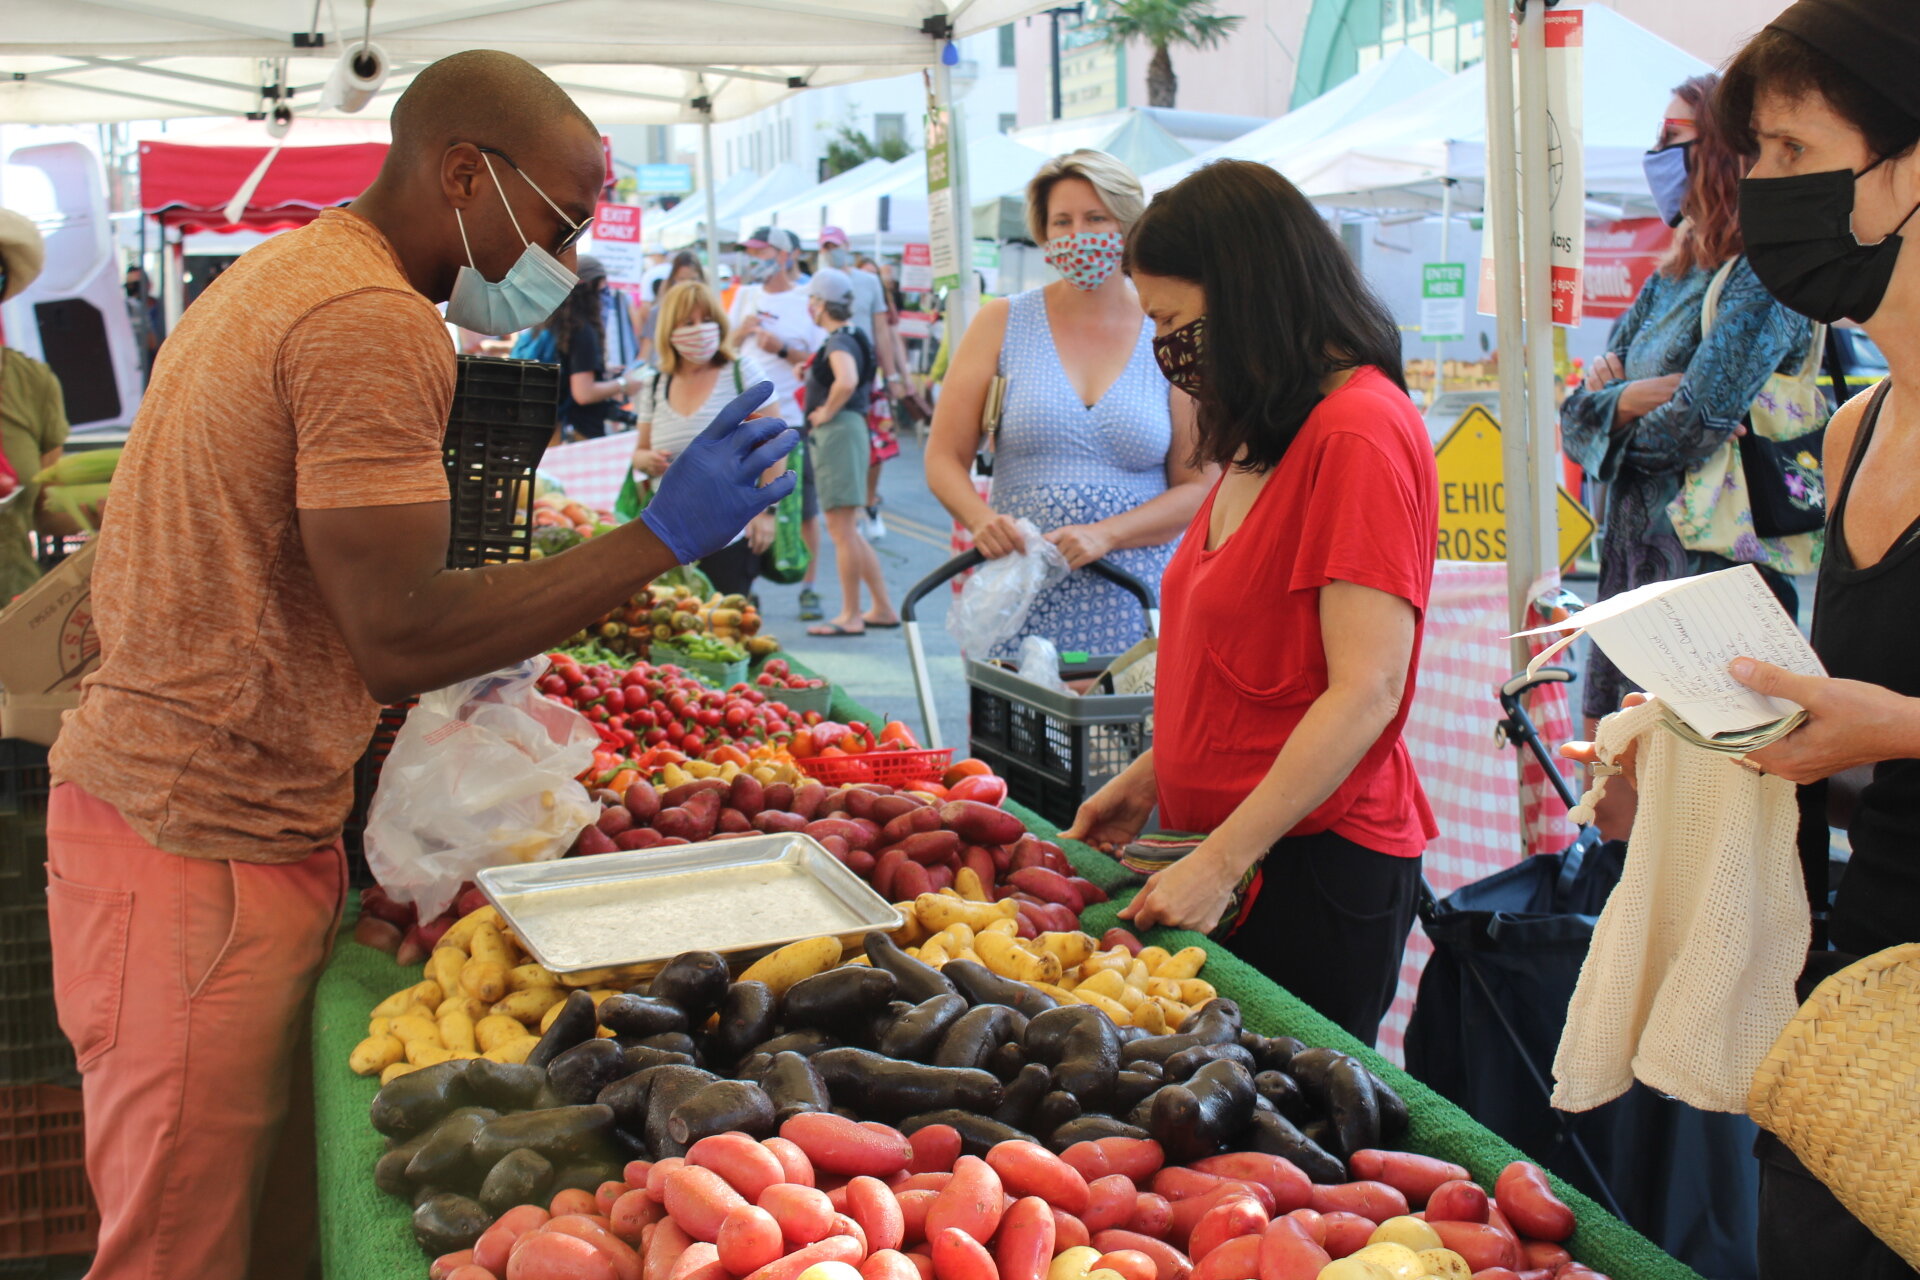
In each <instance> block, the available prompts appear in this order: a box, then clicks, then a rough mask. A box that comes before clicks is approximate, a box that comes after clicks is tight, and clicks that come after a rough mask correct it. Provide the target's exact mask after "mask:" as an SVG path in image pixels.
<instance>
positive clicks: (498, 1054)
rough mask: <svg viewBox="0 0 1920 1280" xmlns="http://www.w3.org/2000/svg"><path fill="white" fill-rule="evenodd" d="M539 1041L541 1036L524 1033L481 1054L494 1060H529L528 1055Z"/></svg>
mask: <svg viewBox="0 0 1920 1280" xmlns="http://www.w3.org/2000/svg"><path fill="white" fill-rule="evenodd" d="M539 1043H540V1037H539V1036H529V1035H523V1036H521V1037H520V1038H519V1039H517V1040H508V1041H506V1042H505V1043H503V1044H499V1045H496V1046H494V1047H493V1048H491V1049H489V1050H487V1051H486V1052H485V1053H483V1054H481V1055H480V1056H481V1057H483V1058H486V1059H488V1060H489V1061H492V1062H508V1063H521V1062H525V1061H526V1060H527V1055H528V1054H530V1053H532V1052H533V1047H534V1046H535V1045H537V1044H539Z"/></svg>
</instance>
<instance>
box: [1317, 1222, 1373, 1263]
mask: <svg viewBox="0 0 1920 1280" xmlns="http://www.w3.org/2000/svg"><path fill="white" fill-rule="evenodd" d="M1378 1225H1379V1224H1378V1223H1376V1222H1374V1221H1372V1220H1370V1219H1367V1218H1363V1217H1361V1216H1360V1215H1359V1214H1357V1213H1343V1212H1340V1211H1337V1210H1336V1211H1335V1212H1333V1213H1323V1214H1321V1215H1320V1226H1321V1229H1322V1232H1323V1234H1322V1236H1321V1241H1320V1247H1321V1248H1323V1249H1325V1250H1326V1251H1327V1256H1328V1257H1329V1258H1344V1257H1346V1256H1347V1255H1348V1254H1350V1253H1358V1252H1360V1250H1362V1249H1364V1248H1366V1247H1367V1241H1368V1240H1370V1239H1371V1238H1372V1237H1373V1230H1374V1228H1375V1227H1377V1226H1378Z"/></svg>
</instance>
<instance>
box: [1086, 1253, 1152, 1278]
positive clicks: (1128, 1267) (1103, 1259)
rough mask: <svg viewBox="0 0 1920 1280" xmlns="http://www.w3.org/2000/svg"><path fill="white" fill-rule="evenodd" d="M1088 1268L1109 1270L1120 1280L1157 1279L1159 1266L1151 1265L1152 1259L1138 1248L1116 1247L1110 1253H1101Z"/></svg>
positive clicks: (1091, 1269)
mask: <svg viewBox="0 0 1920 1280" xmlns="http://www.w3.org/2000/svg"><path fill="white" fill-rule="evenodd" d="M1088 1270H1090V1271H1111V1272H1113V1273H1114V1274H1115V1275H1117V1276H1119V1277H1120V1280H1157V1278H1158V1276H1159V1275H1160V1268H1158V1267H1156V1266H1154V1265H1153V1259H1152V1258H1149V1257H1148V1256H1147V1255H1146V1254H1144V1253H1142V1252H1140V1251H1139V1250H1138V1249H1116V1250H1114V1251H1113V1252H1112V1253H1103V1254H1101V1255H1100V1256H1099V1257H1098V1258H1096V1259H1095V1260H1094V1263H1093V1266H1091V1267H1089V1268H1088Z"/></svg>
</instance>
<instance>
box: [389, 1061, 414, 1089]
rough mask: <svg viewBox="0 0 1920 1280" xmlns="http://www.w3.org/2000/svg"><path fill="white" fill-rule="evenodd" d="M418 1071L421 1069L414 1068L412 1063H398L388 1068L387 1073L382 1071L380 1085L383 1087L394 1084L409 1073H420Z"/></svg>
mask: <svg viewBox="0 0 1920 1280" xmlns="http://www.w3.org/2000/svg"><path fill="white" fill-rule="evenodd" d="M418 1070H419V1068H418V1067H416V1066H414V1065H413V1064H412V1063H411V1062H404V1061H403V1062H396V1063H394V1064H393V1065H392V1066H390V1067H388V1068H387V1069H386V1070H385V1071H382V1072H381V1073H380V1083H381V1084H383V1085H385V1084H392V1083H393V1082H394V1081H395V1080H398V1079H399V1078H400V1077H401V1076H403V1075H406V1074H407V1072H409V1071H418Z"/></svg>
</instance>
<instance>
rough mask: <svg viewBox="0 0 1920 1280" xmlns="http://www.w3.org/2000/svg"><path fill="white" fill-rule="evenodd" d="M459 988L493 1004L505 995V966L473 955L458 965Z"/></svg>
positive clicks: (477, 998)
mask: <svg viewBox="0 0 1920 1280" xmlns="http://www.w3.org/2000/svg"><path fill="white" fill-rule="evenodd" d="M460 989H461V990H462V991H465V992H466V993H467V994H468V995H470V996H472V997H473V998H474V999H476V1000H484V1001H486V1002H487V1003H488V1004H490V1005H491V1004H494V1003H497V1002H498V1001H501V1000H504V999H506V997H507V966H505V965H504V964H501V963H500V962H499V961H498V960H482V959H481V958H480V957H478V956H475V957H474V958H473V959H471V960H469V961H467V962H466V963H465V964H463V965H461V966H460Z"/></svg>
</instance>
